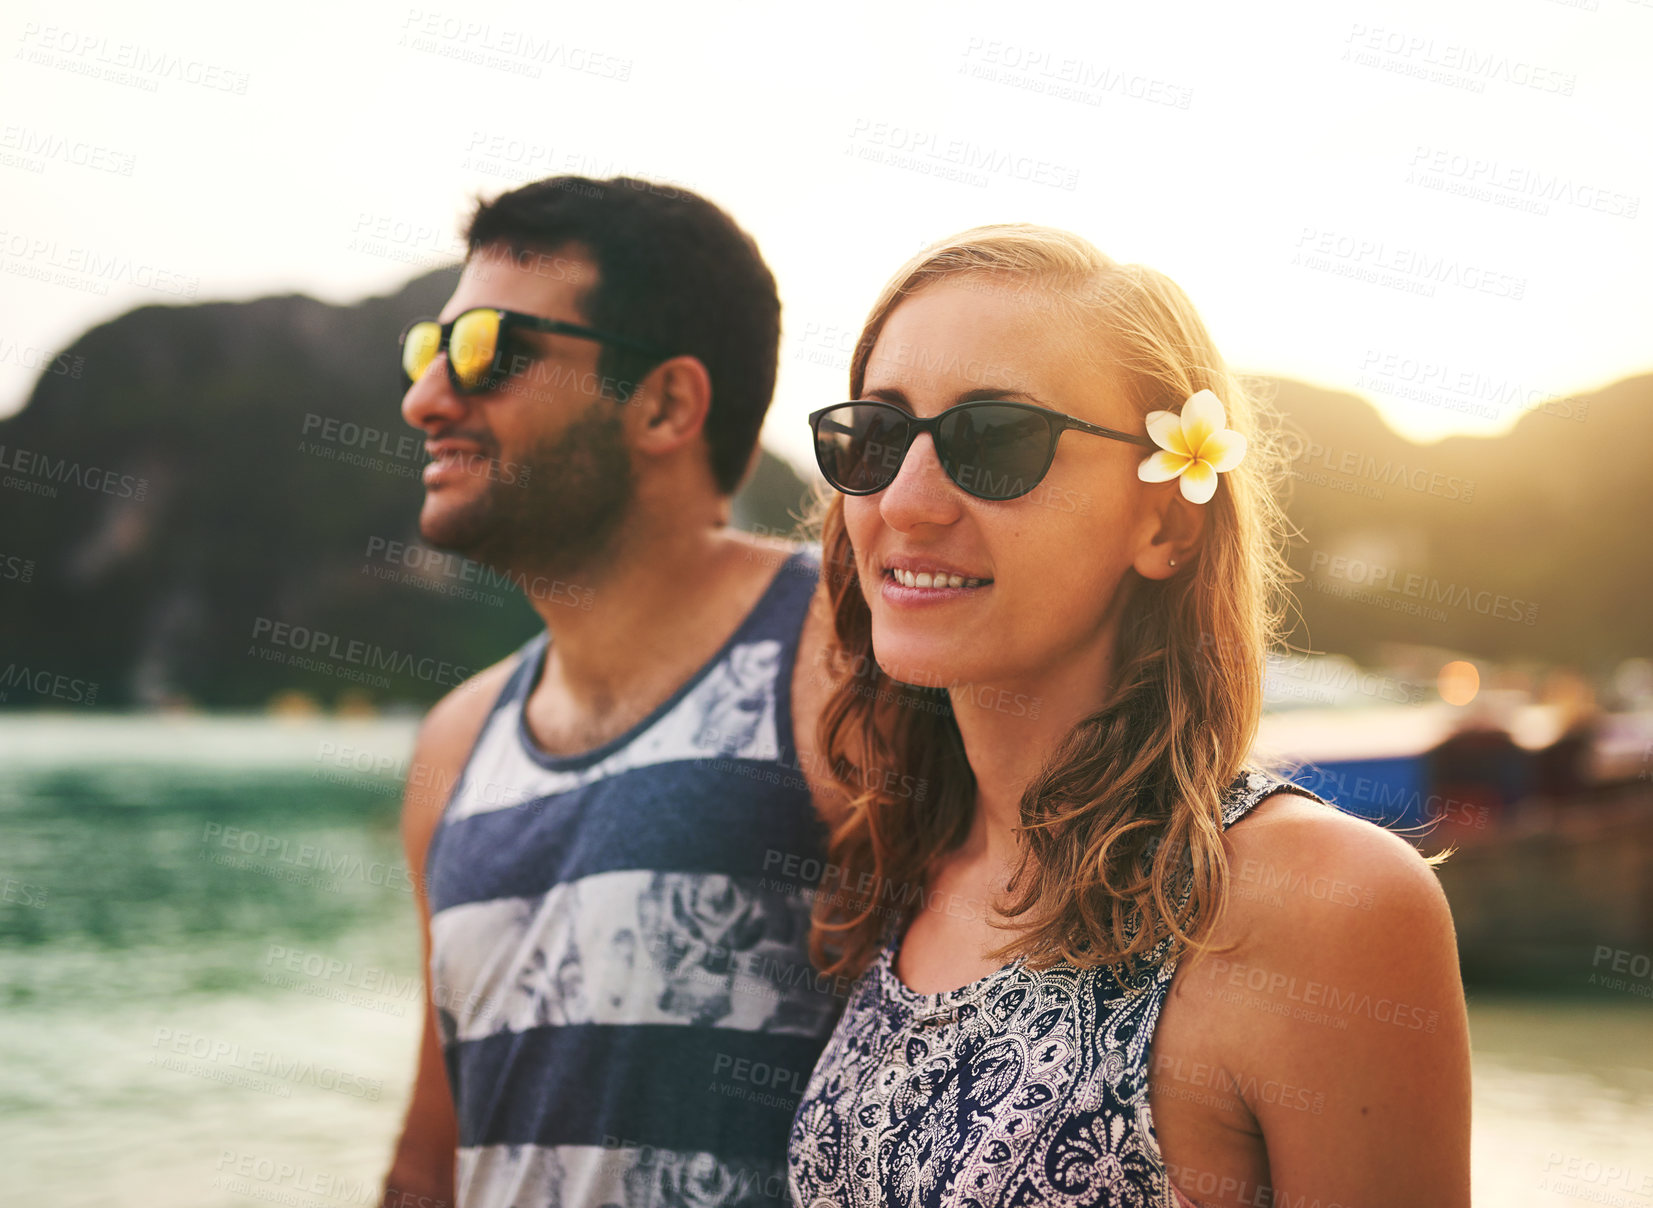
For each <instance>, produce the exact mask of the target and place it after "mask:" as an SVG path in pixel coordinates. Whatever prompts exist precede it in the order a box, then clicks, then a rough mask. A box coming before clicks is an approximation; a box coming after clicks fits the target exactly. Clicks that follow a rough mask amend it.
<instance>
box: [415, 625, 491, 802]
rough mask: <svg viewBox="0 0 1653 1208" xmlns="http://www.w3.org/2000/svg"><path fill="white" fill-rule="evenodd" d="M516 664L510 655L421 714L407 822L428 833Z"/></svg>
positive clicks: (480, 672)
mask: <svg viewBox="0 0 1653 1208" xmlns="http://www.w3.org/2000/svg"><path fill="white" fill-rule="evenodd" d="M515 666H516V656H515V655H514V654H513V655H511V656H509V657H507V658H503V659H501V660H500V661H499V662H497V663H495V664H494V665H493V666H491V667H487V668H484V669H483V670H481V671H478V672H477V673H476V674H475V675H473V676H471V677H470V678H469V679H467V680H466V681H465V682H464V683H462V684H460V685H458V686H457V687H456V688H454V689H453V690H452V691H451V692H449V693H448V694H447V695H446V696H444V697H443V698H442V699H441V700H439V701H437V702H436V704H434V705H432V706H431V709H430V712H428V713H426V714H425V719H424V721H422V722H421V723H420V725H419V733H418V735H417V737H416V738H415V739H414V743H413V761H412V765H411V767H410V769H409V772H408V782H407V792H406V794H405V797H404V809H403V820H404V824H405V825H406V826H409V827H412V828H414V829H416V830H420V831H428V830H430V829H431V828H433V827H434V826H435V825H436V821H437V819H438V818H439V817H440V816H441V813H442V810H443V809H444V807H445V806H446V805H447V800H448V794H449V792H451V791H452V789H453V785H454V782H455V781H457V780H458V778H459V773H460V772H461V771H462V770H463V769H464V766H465V761H466V760H467V759H468V758H470V753H471V747H472V746H473V745H475V743H476V739H477V735H479V734H480V733H481V732H482V725H483V723H484V722H485V721H487V719H488V714H489V712H490V711H491V710H492V709H493V707H494V702H495V701H496V700H498V699H499V694H500V692H501V691H503V690H504V687H505V681H506V680H508V679H510V678H511V672H512V670H513V669H514V668H515Z"/></svg>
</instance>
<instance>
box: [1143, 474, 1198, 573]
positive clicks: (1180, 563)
mask: <svg viewBox="0 0 1653 1208" xmlns="http://www.w3.org/2000/svg"><path fill="white" fill-rule="evenodd" d="M1151 490H1152V491H1153V492H1154V494H1155V495H1157V496H1158V498H1156V499H1155V500H1154V502H1153V504H1152V508H1151V512H1150V516H1151V524H1152V526H1153V528H1154V532H1153V535H1152V536H1151V537H1150V538H1149V540H1148V541H1147V543H1146V544H1144V545H1143V546H1142V548H1141V549H1139V550H1138V551H1137V555H1136V560H1135V561H1134V562H1133V563H1132V565H1133V566H1134V567H1135V568H1136V573H1137V574H1139V575H1141V576H1142V577H1143V578H1144V579H1169V578H1170V577H1171V576H1172V575H1178V574H1182V573H1184V571H1185V570H1186V568H1187V567H1189V566H1191V565H1192V564H1193V561H1194V556H1195V555H1196V554H1197V553H1198V552H1199V547H1200V538H1201V537H1202V536H1203V535H1204V533H1205V505H1204V504H1199V503H1190V502H1188V500H1186V499H1184V498H1183V497H1182V484H1181V483H1179V482H1178V481H1176V480H1175V479H1172V480H1171V481H1170V482H1162V483H1156V484H1154V486H1153V487H1152V488H1151Z"/></svg>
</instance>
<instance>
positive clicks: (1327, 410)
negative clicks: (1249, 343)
mask: <svg viewBox="0 0 1653 1208" xmlns="http://www.w3.org/2000/svg"><path fill="white" fill-rule="evenodd" d="M456 279H457V273H456V271H455V270H441V271H438V272H434V273H430V274H427V275H424V276H421V277H418V278H416V279H414V280H412V281H410V282H409V283H408V284H407V285H406V286H405V287H404V288H402V289H401V290H399V291H397V292H396V293H394V294H391V295H389V296H384V297H374V298H368V299H365V300H363V301H361V302H358V303H356V304H353V305H348V306H335V305H330V304H327V303H324V302H320V301H317V300H315V299H313V298H309V297H304V296H301V295H289V296H283V297H269V298H260V299H257V300H255V301H251V302H241V303H229V302H216V303H206V304H199V305H190V306H177V307H163V306H146V307H143V308H140V309H138V310H134V311H131V312H129V313H127V314H124V315H122V316H120V317H119V318H116V319H114V320H112V321H110V322H108V323H105V324H102V325H100V326H98V327H96V328H94V329H92V330H90V331H88V332H87V333H86V334H85V335H83V336H82V337H81V338H79V339H78V340H76V341H75V342H74V344H73V345H71V346H70V347H69V348H68V349H66V350H65V352H64V354H63V355H62V356H60V357H58V358H57V359H56V360H54V361H53V362H51V363H50V365H48V366H47V368H46V369H45V370H44V371H43V372H42V374H41V376H40V379H39V381H38V382H37V384H36V387H35V389H34V391H33V392H32V394H31V396H30V398H29V401H28V404H27V405H26V406H25V407H24V408H23V410H21V411H20V412H19V413H18V414H17V415H16V416H14V417H12V418H10V419H7V420H4V421H0V508H3V509H4V511H3V514H4V518H5V521H6V523H5V525H4V532H5V535H4V537H3V538H0V633H4V635H5V637H4V638H3V639H0V707H18V706H22V707H29V706H45V707H70V706H74V705H84V704H87V703H96V704H98V705H100V706H102V705H108V706H115V707H121V706H132V705H156V704H164V703H169V702H187V703H193V704H199V705H204V706H221V707H247V706H260V705H264V704H266V703H268V702H269V701H270V700H271V699H272V698H273V697H275V696H276V695H277V694H280V693H283V692H297V693H302V694H304V695H305V696H307V697H310V698H313V699H316V700H320V701H322V702H324V703H338V702H340V701H344V700H366V701H369V702H372V703H374V704H376V705H381V706H383V705H391V704H406V705H409V706H413V705H422V704H424V703H428V702H429V701H431V700H434V699H435V698H436V697H438V696H440V695H441V694H442V692H443V691H445V690H446V689H447V688H448V687H450V686H451V684H452V683H453V682H456V681H457V678H460V677H462V675H463V673H465V672H468V671H471V670H475V669H477V668H480V667H483V666H486V665H487V664H489V663H492V662H493V661H495V660H497V659H498V658H500V657H502V656H503V655H504V654H506V653H508V652H509V651H510V650H511V649H512V648H513V647H514V646H515V645H516V644H518V643H520V642H521V641H522V640H524V639H525V638H526V637H527V636H529V635H530V634H531V633H533V632H534V631H535V630H536V629H537V628H538V626H539V624H540V622H539V619H538V617H537V616H536V615H535V614H534V613H533V612H532V610H531V609H530V608H529V607H528V605H527V603H526V602H525V601H524V600H523V599H522V597H521V594H520V592H519V591H518V590H517V589H516V587H515V586H513V585H512V584H510V583H509V582H503V581H501V580H500V579H499V578H498V576H494V575H492V574H491V572H487V571H486V570H485V568H481V567H478V566H476V565H475V564H474V563H467V562H465V561H464V560H462V559H458V558H455V557H453V556H451V555H438V554H436V553H435V552H434V551H428V550H426V549H425V548H424V547H423V546H421V545H419V544H418V531H417V521H416V517H417V513H418V509H419V502H420V498H421V494H422V491H421V487H420V484H419V477H418V475H419V470H420V468H421V467H422V465H423V464H424V460H425V458H424V453H423V451H422V448H421V444H422V442H421V439H420V438H419V437H418V435H417V434H416V433H415V432H414V431H413V430H412V429H411V428H409V427H407V426H406V425H405V424H404V423H403V422H402V419H401V415H400V412H399V409H398V402H399V400H400V397H401V391H402V387H401V382H400V378H399V376H398V373H397V369H396V364H395V360H394V351H393V350H394V348H395V342H396V337H397V334H398V333H399V332H400V330H401V329H402V327H403V326H404V325H405V323H406V322H407V320H408V318H409V317H410V316H413V315H417V314H434V313H435V312H436V311H437V310H439V309H440V307H441V305H442V304H443V302H444V301H445V300H446V299H447V297H448V295H449V294H450V293H451V292H452V290H453V286H454V282H455V281H456ZM1268 389H1269V390H1270V391H1271V392H1272V394H1273V395H1274V403H1275V406H1276V408H1277V409H1278V410H1279V411H1280V412H1281V413H1282V415H1283V416H1284V417H1285V419H1286V422H1287V424H1288V426H1289V431H1290V436H1289V440H1288V445H1289V448H1290V450H1291V451H1292V452H1293V453H1295V454H1296V456H1295V457H1294V459H1293V463H1292V464H1293V470H1294V476H1293V479H1292V481H1291V484H1290V486H1291V490H1290V497H1289V503H1288V508H1289V511H1290V515H1291V518H1292V520H1293V522H1294V524H1295V525H1296V526H1297V527H1298V529H1299V530H1300V531H1301V537H1300V539H1299V540H1298V541H1297V542H1296V543H1295V544H1294V547H1293V550H1292V562H1293V565H1294V566H1295V567H1296V568H1297V569H1298V570H1299V571H1301V572H1302V574H1303V575H1304V581H1303V582H1302V583H1301V584H1299V585H1298V589H1297V591H1298V598H1299V607H1300V611H1301V618H1302V624H1301V625H1299V627H1298V630H1297V632H1296V634H1295V638H1296V640H1297V642H1298V643H1299V644H1303V645H1312V646H1313V647H1314V648H1315V649H1318V650H1332V651H1338V652H1341V653H1347V654H1350V655H1353V656H1355V657H1357V658H1372V657H1375V656H1376V655H1377V654H1378V652H1380V651H1381V650H1382V649H1383V648H1384V647H1385V645H1386V644H1387V643H1392V642H1408V643H1418V644H1423V645H1429V646H1436V647H1443V648H1450V649H1456V650H1461V651H1463V652H1465V653H1466V654H1468V655H1470V656H1473V657H1482V658H1488V659H1497V660H1510V661H1520V660H1535V661H1543V662H1564V663H1571V664H1574V665H1577V666H1580V667H1583V668H1595V669H1600V668H1605V667H1607V666H1610V665H1611V664H1612V663H1614V662H1616V661H1617V660H1619V659H1621V658H1623V657H1624V656H1626V655H1629V654H1645V653H1648V652H1649V649H1650V647H1653V621H1650V610H1649V609H1648V607H1647V603H1646V601H1647V599H1648V592H1649V588H1650V587H1653V583H1650V582H1649V579H1650V577H1653V569H1650V567H1649V565H1648V560H1647V559H1646V558H1645V557H1644V556H1643V555H1644V553H1645V550H1646V548H1647V545H1646V540H1645V537H1644V536H1643V529H1644V526H1645V524H1646V518H1647V517H1648V515H1649V514H1650V510H1653V509H1650V505H1653V478H1650V477H1649V476H1648V475H1647V474H1646V472H1645V471H1644V469H1643V468H1642V466H1641V465H1640V464H1638V462H1637V459H1638V458H1639V457H1640V456H1641V451H1642V450H1645V449H1646V448H1648V447H1649V441H1650V437H1653V405H1650V404H1653V376H1643V377H1637V378H1632V379H1628V380H1625V381H1621V382H1619V383H1617V384H1615V385H1612V386H1610V387H1607V388H1606V389H1603V390H1600V391H1597V392H1595V393H1593V394H1589V395H1583V396H1579V397H1577V398H1575V399H1570V400H1562V401H1560V402H1557V403H1555V404H1552V405H1550V406H1549V407H1548V408H1540V409H1535V410H1533V411H1532V412H1530V413H1529V414H1527V415H1525V416H1524V417H1523V418H1522V419H1521V420H1520V422H1519V423H1518V424H1517V425H1516V426H1515V428H1514V429H1513V430H1512V431H1511V432H1509V433H1508V434H1507V435H1504V436H1501V437H1497V438H1477V437H1453V438H1450V439H1448V440H1445V441H1441V442H1439V443H1437V444H1433V445H1428V446H1420V445H1417V444H1414V443H1412V442H1410V441H1408V440H1406V439H1404V438H1403V437H1401V436H1399V435H1398V434H1396V433H1395V432H1394V431H1393V430H1391V429H1390V428H1389V427H1388V426H1387V425H1386V424H1384V423H1383V421H1382V419H1381V418H1380V417H1379V415H1378V413H1377V412H1376V411H1375V410H1374V409H1373V407H1372V406H1371V405H1370V404H1369V403H1368V402H1366V401H1365V400H1363V399H1361V398H1359V397H1357V396H1355V395H1350V394H1339V393H1335V392H1331V391H1326V390H1322V389H1319V388H1316V387H1312V386H1308V385H1304V384H1302V383H1298V382H1291V381H1277V382H1272V383H1269V384H1268ZM1446 401H1447V402H1448V403H1451V402H1452V401H1453V396H1448V397H1447V398H1446ZM1563 412H1566V413H1565V414H1564V413H1563ZM807 491H808V487H807V486H806V484H805V483H804V481H803V480H802V479H800V478H799V476H798V475H797V474H796V473H795V472H794V471H793V469H792V468H791V466H789V465H788V464H787V463H786V462H784V461H783V460H781V459H780V458H777V457H775V456H774V455H773V454H769V453H767V452H766V453H765V454H764V455H763V457H762V460H761V461H760V464H759V467H758V470H757V472H756V473H755V474H754V476H753V478H752V480H751V481H750V482H749V483H748V484H747V486H746V487H745V488H744V489H743V491H742V492H741V494H740V495H739V496H738V497H737V499H736V503H735V520H736V523H737V524H740V525H741V526H742V527H747V528H754V527H761V528H762V529H763V530H765V531H777V530H779V531H784V530H787V529H789V528H790V527H791V524H792V518H793V516H794V515H795V514H796V512H797V510H798V508H799V506H800V503H801V501H802V500H803V499H804V497H805V495H806V493H807ZM542 586H543V587H544V589H545V590H550V591H553V592H556V591H562V592H564V593H565V594H566V597H567V600H568V602H569V603H571V604H572V605H573V606H579V604H580V599H579V596H578V594H577V585H554V584H553V585H542ZM76 684H78V685H80V687H79V688H78V689H77V688H75V687H74V685H76ZM88 698H89V699H88Z"/></svg>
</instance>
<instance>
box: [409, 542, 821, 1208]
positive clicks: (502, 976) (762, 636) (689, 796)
mask: <svg viewBox="0 0 1653 1208" xmlns="http://www.w3.org/2000/svg"><path fill="white" fill-rule="evenodd" d="M819 573H820V563H819V558H818V555H817V554H816V552H815V549H814V547H805V548H803V549H799V550H797V551H795V552H794V553H793V554H792V555H791V556H790V557H789V558H788V559H787V560H786V562H785V563H784V565H783V566H782V567H781V569H780V570H779V572H778V573H777V574H776V575H775V577H774V579H773V580H772V582H771V583H770V585H769V587H768V588H767V590H766V591H765V593H764V595H763V597H762V598H761V599H760V600H759V602H758V603H757V605H756V606H755V607H754V608H753V610H752V611H751V612H750V613H749V614H748V615H747V617H746V618H745V619H744V620H743V621H742V623H741V625H740V626H739V628H738V629H737V630H736V632H735V633H734V635H733V636H732V637H730V639H729V641H728V642H727V643H726V644H725V645H724V647H723V649H722V650H721V651H719V652H718V653H717V654H716V655H715V656H713V658H712V659H711V660H710V661H709V662H708V663H707V664H706V665H705V666H703V667H702V668H701V669H700V670H699V671H698V672H697V673H696V674H695V675H694V676H693V677H691V678H690V680H689V681H688V682H687V683H685V684H684V685H683V686H682V687H681V688H679V689H678V691H677V692H676V693H675V694H673V696H672V697H671V699H669V700H667V701H666V702H665V703H664V704H662V705H661V706H660V707H659V708H658V709H656V710H655V711H654V712H653V713H652V714H651V715H650V716H649V717H648V718H646V719H645V720H643V721H642V722H640V723H638V725H637V726H635V727H634V728H633V729H632V730H631V731H630V732H628V733H626V734H624V735H622V736H621V737H619V738H616V739H614V740H613V741H611V742H608V743H606V744H604V745H603V746H601V747H599V748H597V749H596V750H593V751H588V752H586V753H585V754H583V755H577V756H571V757H554V756H551V755H548V754H546V753H545V752H544V751H543V750H541V749H540V748H538V747H537V745H536V744H535V743H534V741H533V738H532V736H531V735H530V733H529V731H528V728H527V724H526V721H525V719H524V712H523V709H524V703H525V702H526V700H527V698H528V696H529V693H530V692H531V691H532V690H533V687H534V685H535V683H536V682H537V681H538V678H539V676H540V674H541V670H542V668H543V664H544V656H545V651H546V648H547V645H548V641H549V638H548V636H547V635H546V634H544V633H541V634H540V635H539V636H538V637H536V638H534V639H532V640H531V641H529V642H527V643H526V644H525V645H524V646H523V648H522V650H521V652H520V657H519V659H518V661H517V665H516V668H515V670H514V672H513V674H512V675H511V676H510V679H509V681H508V682H507V683H506V685H505V688H504V689H503V691H502V692H501V694H500V696H499V699H498V701H497V703H496V704H495V706H494V708H493V711H492V712H491V714H490V715H489V717H488V720H487V721H486V722H485V723H484V725H483V727H482V730H481V733H480V734H479V736H478V738H477V741H476V746H475V748H474V749H473V751H472V753H471V756H470V759H469V761H468V762H467V764H466V766H465V769H464V771H463V773H462V774H461V776H460V778H459V781H458V783H457V784H456V785H455V787H454V791H453V795H452V797H451V798H450V799H449V801H448V804H447V808H446V810H445V813H444V816H443V819H442V822H441V825H440V826H439V827H438V829H437V832H436V834H435V836H434V837H433V839H432V843H431V849H430V855H429V860H428V865H427V874H428V882H427V883H428V886H429V890H430V906H431V969H430V978H431V983H430V984H431V994H432V1000H433V1002H434V1003H435V1005H436V1009H437V1021H438V1027H439V1030H440V1035H441V1040H442V1045H443V1052H444V1055H445V1058H446V1064H447V1070H448V1079H449V1085H450V1087H451V1088H452V1091H453V1096H454V1104H455V1108H456V1113H457V1116H458V1122H459V1153H458V1162H457V1171H456V1185H457V1191H458V1198H459V1203H460V1205H462V1206H463V1208H478V1206H488V1208H491V1206H495V1205H498V1206H500V1208H503V1206H505V1205H511V1206H513V1208H537V1206H541V1205H560V1206H564V1208H575V1206H583V1205H593V1206H596V1205H624V1206H625V1208H645V1206H650V1205H663V1206H665V1205H673V1206H675V1205H713V1204H717V1205H741V1206H745V1205H759V1204H778V1203H784V1202H785V1200H786V1173H785V1172H786V1165H785V1164H786V1137H787V1130H788V1127H789V1125H790V1123H791V1119H792V1114H793V1109H794V1108H795V1107H796V1105H797V1101H798V1096H799V1095H800V1094H801V1092H802V1090H803V1086H804V1083H805V1082H806V1081H807V1079H808V1077H809V1072H810V1070H811V1069H812V1068H813V1066H814V1064H815V1059H816V1057H817V1056H818V1055H819V1053H820V1050H821V1046H822V1044H823V1043H824V1042H825V1040H826V1038H827V1036H828V1035H829V1034H830V1033H831V1031H832V1026H833V1023H834V1022H835V1020H836V1017H837V1013H838V1010H839V1009H840V1008H841V1006H842V995H841V994H837V995H835V994H834V993H833V989H834V987H833V986H832V985H830V984H828V983H825V982H824V981H823V979H821V978H820V977H819V976H818V975H816V974H815V972H814V970H813V969H812V968H811V966H810V964H809V955H808V938H809V912H810V896H811V892H812V889H813V886H812V885H810V884H808V883H806V882H805V881H803V880H802V879H801V876H800V873H807V872H815V873H816V874H817V875H818V870H819V869H820V867H821V858H822V854H823V850H824V841H825V831H824V827H823V826H822V824H821V823H820V822H819V821H818V819H817V816H816V814H815V811H814V808H813V805H812V803H811V798H810V794H809V790H808V787H807V784H806V782H805V779H804V777H803V775H802V774H801V771H800V769H799V766H798V759H797V754H796V750H795V748H794V746H793V740H792V714H791V700H790V697H791V682H792V668H793V664H794V662H795V659H796V655H797V647H798V637H799V632H800V630H801V628H802V625H803V619H804V615H805V612H806V611H807V609H808V605H809V598H810V595H811V593H812V592H813V590H814V588H815V584H816V581H817V578H818V576H819Z"/></svg>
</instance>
